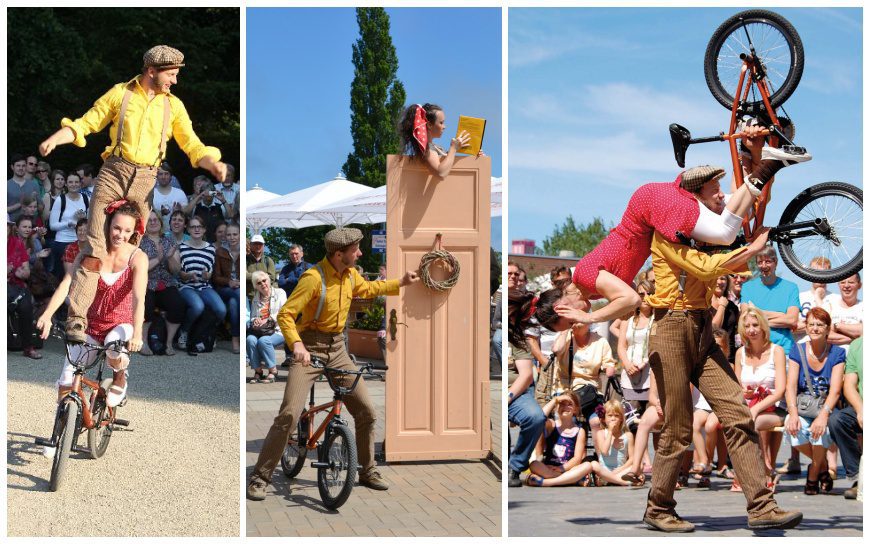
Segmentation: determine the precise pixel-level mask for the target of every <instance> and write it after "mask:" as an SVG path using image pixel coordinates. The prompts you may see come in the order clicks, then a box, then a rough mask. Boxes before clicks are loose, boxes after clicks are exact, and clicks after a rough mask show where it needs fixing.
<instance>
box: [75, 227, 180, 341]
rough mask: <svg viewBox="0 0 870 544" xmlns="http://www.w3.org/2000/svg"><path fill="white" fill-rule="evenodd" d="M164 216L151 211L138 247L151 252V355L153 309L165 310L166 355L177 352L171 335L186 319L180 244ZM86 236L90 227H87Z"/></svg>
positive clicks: (144, 329) (148, 325) (145, 328)
mask: <svg viewBox="0 0 870 544" xmlns="http://www.w3.org/2000/svg"><path fill="white" fill-rule="evenodd" d="M162 222H163V216H161V215H160V214H158V213H157V210H151V213H150V214H148V223H147V224H146V226H145V236H144V237H143V238H142V241H141V242H140V243H139V248H140V249H141V250H142V251H144V252H145V254H146V255H147V256H148V286H147V289H146V290H145V324H144V325H143V326H142V338H143V344H142V355H151V353H152V352H151V349H150V348H149V347H148V332H149V331H150V329H151V322H152V321H153V318H154V310H155V309H157V308H159V309H160V310H162V311H164V312H165V318H166V355H175V350H174V349H172V339H173V338H175V333H176V332H178V328H179V327H180V326H181V322H182V321H183V320H184V316H185V312H186V310H187V306H186V305H185V303H184V299H183V298H182V297H181V294H180V293H179V292H178V285H179V284H178V277H177V275H178V272H179V270H180V267H179V259H178V244H176V243H175V241H174V240H173V239H172V237H170V236H165V235H164V234H163V224H162ZM84 239H85V240H87V231H85V237H84Z"/></svg>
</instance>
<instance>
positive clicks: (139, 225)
mask: <svg viewBox="0 0 870 544" xmlns="http://www.w3.org/2000/svg"><path fill="white" fill-rule="evenodd" d="M127 202H128V201H127V200H125V199H123V198H122V199H120V200H116V201H114V202H110V203H109V205H108V206H106V210H105V211H106V217H108V216H110V215H112V214H113V213H115V211H117V209H118V208H120V207H121V206H123V205H124V204H126V203H127ZM136 233H137V234H139V236H142V235H144V234H145V218H144V217H142V218H140V219H139V221H138V222H136Z"/></svg>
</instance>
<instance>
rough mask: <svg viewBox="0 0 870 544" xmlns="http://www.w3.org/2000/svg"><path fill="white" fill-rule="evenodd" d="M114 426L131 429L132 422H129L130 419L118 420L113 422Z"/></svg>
mask: <svg viewBox="0 0 870 544" xmlns="http://www.w3.org/2000/svg"><path fill="white" fill-rule="evenodd" d="M112 424H113V425H115V426H116V427H129V426H130V420H128V419H116V420H115V421H113V422H112Z"/></svg>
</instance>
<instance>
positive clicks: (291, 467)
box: [281, 357, 384, 510]
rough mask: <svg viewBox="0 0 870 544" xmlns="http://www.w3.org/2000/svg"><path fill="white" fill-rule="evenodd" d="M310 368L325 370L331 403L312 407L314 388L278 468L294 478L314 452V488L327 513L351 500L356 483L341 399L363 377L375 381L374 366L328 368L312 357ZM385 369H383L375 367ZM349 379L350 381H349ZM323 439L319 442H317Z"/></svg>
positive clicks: (353, 448) (351, 444)
mask: <svg viewBox="0 0 870 544" xmlns="http://www.w3.org/2000/svg"><path fill="white" fill-rule="evenodd" d="M311 366H312V367H314V368H320V369H323V371H324V376H325V377H326V381H327V383H328V384H329V387H330V388H331V389H332V391H333V393H334V395H333V399H332V401H330V402H327V403H325V404H321V405H320V406H315V405H314V385H315V384H312V386H311V397H310V400H309V404H308V409H307V410H304V411H303V412H302V415H300V416H299V423H298V425H297V430H296V432H295V434H294V433H292V432H291V433H290V439H289V440H288V442H287V445H286V446H285V447H284V453H283V455H282V456H281V469H282V470H283V471H284V474H285V475H286V476H287V477H288V478H294V477H296V475H297V474H299V471H300V470H302V467H303V466H304V465H305V460H306V458H307V456H308V451H309V450H316V451H317V461H314V462H312V463H311V467H312V468H316V469H317V489H318V490H319V491H320V498H321V500H322V501H323V505H324V506H326V507H327V508H328V509H330V510H338V509H339V508H340V507H341V506H342V505H343V504H344V503H345V502H346V501H347V499H348V498H349V497H350V494H351V492H352V491H353V486H354V483H355V482H356V475H357V471H358V470H359V468H360V467H359V465H358V464H357V453H356V440H355V439H354V435H353V431H351V430H350V427H349V426H348V424H347V422H346V421H345V420H344V419H342V417H341V408H342V406H343V405H344V402H343V400H342V399H343V398H344V396H345V395H349V394H350V393H352V392H353V390H354V389H356V386H357V384H358V383H359V380H360V379H361V378H362V377H363V376H371V377H374V378H378V375H377V374H375V373H374V371H373V365H372V364H371V363H367V364H365V365H363V366H362V367H360V368H359V370H341V369H335V368H329V367H327V366H326V365H325V364H323V361H322V360H320V359H318V358H317V357H311ZM378 369H379V370H384V368H383V367H378ZM351 377H352V379H351ZM321 412H326V418H325V419H324V420H323V421H322V422H321V423H320V425H319V426H317V427H316V429H315V421H314V418H315V416H317V414H319V413H321ZM321 437H322V438H323V441H322V442H321V441H320V439H321Z"/></svg>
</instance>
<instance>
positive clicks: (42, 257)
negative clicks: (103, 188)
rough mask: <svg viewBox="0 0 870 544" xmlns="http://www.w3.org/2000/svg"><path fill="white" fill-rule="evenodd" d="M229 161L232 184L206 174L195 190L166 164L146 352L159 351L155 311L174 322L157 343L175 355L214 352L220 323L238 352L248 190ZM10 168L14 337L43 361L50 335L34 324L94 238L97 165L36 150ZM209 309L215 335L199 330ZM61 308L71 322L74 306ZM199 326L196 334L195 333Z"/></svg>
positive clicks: (149, 246)
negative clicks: (44, 338) (66, 164)
mask: <svg viewBox="0 0 870 544" xmlns="http://www.w3.org/2000/svg"><path fill="white" fill-rule="evenodd" d="M227 166H228V172H227V177H226V179H225V180H224V182H222V183H218V184H215V183H213V182H212V180H211V179H210V178H209V177H208V176H204V175H200V176H197V177H196V178H194V180H192V184H191V185H192V187H193V189H194V190H193V192H192V193H191V194H187V193H185V191H184V190H183V188H182V183H181V182H180V181H179V180H178V179H177V178H176V177H175V176H174V175H173V173H172V168H171V167H170V165H169V164H168V163H167V162H164V163H163V164H162V165H160V166H159V167H158V171H157V176H156V177H157V182H156V184H155V187H154V190H153V192H152V193H151V195H150V196H149V202H148V205H149V206H150V207H151V210H152V211H151V213H150V214H149V216H148V220H147V224H146V234H145V236H143V237H142V240H141V242H140V247H141V249H142V250H143V251H144V252H145V253H146V254H147V255H148V258H149V260H150V264H149V273H148V289H147V295H146V316H145V320H146V324H145V327H144V330H143V337H144V338H143V348H142V354H143V355H152V354H153V353H152V350H151V349H150V347H149V341H148V339H149V333H150V332H152V330H151V325H152V323H153V322H154V320H155V319H159V320H160V321H162V322H164V323H165V330H166V338H168V340H164V341H163V342H158V343H159V344H161V345H162V348H163V349H161V350H160V352H161V353H165V354H167V355H172V354H174V353H175V350H174V347H176V348H179V349H181V350H184V351H187V352H188V353H189V354H191V355H194V354H196V353H199V352H202V351H206V350H209V349H210V347H207V346H206V344H208V343H209V342H208V338H207V337H208V336H209V334H210V335H211V336H212V337H213V336H214V334H215V330H217V331H218V334H225V335H226V336H227V338H230V339H231V340H232V346H233V348H232V349H233V352H234V353H239V350H240V332H239V330H238V323H239V309H240V298H241V297H240V292H241V291H240V287H241V271H240V257H239V256H240V238H241V232H240V227H239V224H240V223H239V219H240V218H239V199H240V197H241V194H240V190H239V184H238V183H237V182H236V175H235V169H234V168H233V167H232V166H231V165H227ZM9 167H10V170H11V173H12V176H11V178H9V180H8V182H7V189H6V203H7V209H6V211H7V225H8V232H7V283H8V284H9V285H10V289H8V290H7V306H8V313H9V321H8V322H9V327H8V331H7V336H8V340H9V346H10V349H21V350H22V351H23V353H24V355H25V356H27V357H30V358H33V359H39V358H41V357H42V355H41V353H40V351H39V347H41V341H40V340H39V339H38V338H35V337H34V335H33V322H34V321H35V319H36V317H38V316H39V315H40V313H41V311H42V308H44V306H45V304H46V302H47V300H48V298H50V296H51V294H52V293H53V292H54V289H55V288H56V287H57V285H58V283H59V282H60V280H61V279H62V278H63V276H64V274H67V273H71V268H72V263H73V262H74V260H75V258H76V255H77V254H78V252H79V249H80V248H81V246H82V244H84V243H86V241H87V217H88V210H89V206H90V200H91V197H92V195H93V189H94V183H95V182H96V178H95V176H96V174H97V172H96V170H95V169H94V167H93V166H91V165H89V164H82V165H79V166H77V167H75V168H72V169H66V168H52V167H51V165H50V164H49V163H47V162H45V161H40V160H39V159H38V158H37V157H36V156H35V155H29V156H24V155H13V156H12V157H11V158H10V161H9ZM205 307H208V308H209V316H208V319H210V320H213V321H214V323H213V325H212V326H211V327H208V329H209V331H208V333H206V332H203V333H202V334H199V329H205V327H202V326H201V325H203V324H204V318H203V312H204V308H205ZM57 315H58V318H59V319H60V321H63V319H64V315H65V313H64V312H63V311H61V312H59V313H58V314H57ZM58 325H60V323H58ZM161 330H162V327H161ZM195 330H196V331H197V337H196V338H194V339H191V333H192V332H193V331H195ZM155 334H156V333H155ZM203 337H206V338H205V339H203ZM150 344H152V345H153V344H154V342H151V343H150Z"/></svg>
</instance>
